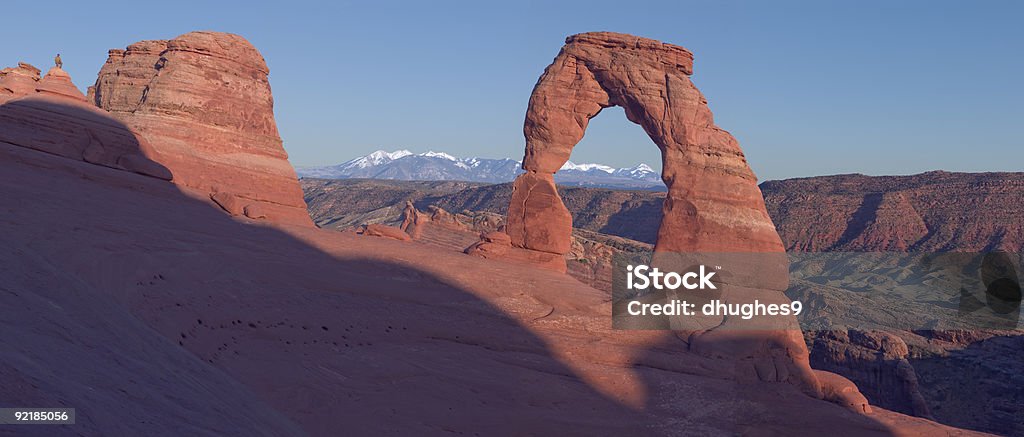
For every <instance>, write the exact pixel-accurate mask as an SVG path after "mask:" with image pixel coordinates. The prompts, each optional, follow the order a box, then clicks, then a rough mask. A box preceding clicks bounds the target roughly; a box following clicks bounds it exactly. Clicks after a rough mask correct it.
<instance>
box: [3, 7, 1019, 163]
mask: <svg viewBox="0 0 1024 437" xmlns="http://www.w3.org/2000/svg"><path fill="white" fill-rule="evenodd" d="M4 15H5V18H4V20H3V21H4V24H3V35H4V38H3V44H0V65H4V66H7V65H14V64H15V63H16V62H17V61H18V60H26V61H29V62H32V63H34V64H36V65H37V66H39V67H48V66H49V65H50V64H51V62H52V60H51V59H52V57H53V54H54V52H58V51H59V52H61V53H62V54H63V58H64V63H65V67H66V69H67V70H68V71H69V72H70V73H71V74H72V76H73V77H74V79H75V81H76V83H77V84H78V86H79V87H81V88H83V89H84V88H85V87H86V86H88V85H90V84H91V83H92V82H93V81H94V80H95V77H96V73H97V72H98V71H99V68H100V66H101V65H102V63H103V61H104V60H105V58H106V51H107V49H110V48H115V47H124V46H126V45H128V44H130V43H132V42H135V41H138V40H142V39H161V38H171V37H174V36H176V35H179V34H182V33H185V32H188V31H190V30H219V31H226V32H234V33H238V34H241V35H243V36H245V37H246V38H248V39H249V40H250V41H252V43H253V44H255V45H256V47H257V48H259V49H260V50H261V51H262V53H263V55H264V56H265V57H266V59H267V62H268V64H269V66H270V70H271V75H270V80H271V85H272V87H273V90H274V97H275V99H276V114H277V119H278V124H279V126H280V129H281V133H282V136H283V137H284V141H285V148H286V149H287V150H288V152H289V154H290V155H291V157H292V162H293V163H294V164H296V165H300V166H305V165H318V164H331V163H337V162H340V161H344V160H346V159H349V158H351V157H354V156H357V155H361V154H365V153H367V152H370V151H373V150H376V149H389V150H392V149H396V148H407V149H410V150H413V151H426V150H429V149H434V150H440V151H446V152H449V153H452V154H456V155H463V156H470V155H475V156H483V157H515V158H520V157H521V156H522V151H523V143H524V142H523V137H522V122H523V116H524V113H525V110H526V104H527V100H528V98H529V95H530V91H531V89H532V88H533V85H534V83H535V82H536V80H537V78H538V76H539V75H540V74H541V72H542V71H543V69H544V67H545V66H546V65H547V64H548V63H550V62H551V60H552V58H553V57H554V56H555V55H556V54H557V53H558V49H559V47H561V45H562V42H563V40H564V38H565V36H567V35H570V34H573V33H579V32H585V31H595V30H608V31H617V32H625V33H632V34H636V35H641V36H646V37H651V38H656V39H660V40H663V41H666V42H671V43H675V44H679V45H682V46H684V47H687V48H688V49H690V50H691V51H693V52H694V53H695V55H696V66H695V70H696V73H695V75H694V76H693V80H694V82H695V83H696V84H697V86H698V87H700V89H701V90H702V91H703V92H704V94H705V95H706V96H707V98H708V100H709V101H710V104H711V109H712V110H713V111H714V113H715V115H716V121H717V123H718V125H719V126H721V127H723V128H725V129H727V130H729V131H730V132H732V133H733V134H734V135H735V136H736V137H737V138H738V139H739V141H740V144H741V145H742V146H743V148H744V150H745V151H746V153H747V156H748V158H749V160H750V163H751V165H752V166H753V168H754V170H755V172H756V173H757V174H758V176H759V177H760V178H761V179H777V178H785V177H795V176H808V175H820V174H834V173H852V172H859V173H866V174H908V173H916V172H920V171H926V170H933V169H945V170H953V171H997V170H1015V171H1020V170H1024V133H1022V132H1024V131H1022V128H1021V126H1022V124H1024V123H1022V122H1024V80H1022V79H1021V77H1022V73H1024V56H1022V55H1024V30H1022V29H1024V26H1022V25H1021V22H1022V21H1024V2H1017V1H983V2H970V1H879V2H867V1H859V2H839V1H806V2H788V1H787V2H782V1H747V2H741V1H711V0H707V1H668V2H636V1H616V2H606V1H584V2H554V1H537V2H501V3H496V2H494V3H492V2H484V1H464V2H445V1H429V2H402V3H399V2H379V1H373V2H369V1H359V2H348V1H335V2H325V3H307V2H302V1H288V2H275V4H274V5H256V3H255V2H225V3H220V4H214V2H188V1H174V2H160V3H148V2H138V1H132V2H122V3H103V2H75V3H72V4H66V5H61V4H59V3H57V2H43V3H39V2H27V1H13V2H7V3H6V4H5V5H4ZM44 69H45V68H44ZM572 159H573V160H574V161H577V162H603V163H607V164H610V165H615V166H628V165H634V164H636V163H637V162H640V161H645V162H648V163H650V164H652V165H654V166H656V167H660V166H659V165H657V164H659V163H660V161H659V154H658V151H657V148H656V147H655V146H654V145H653V144H652V143H651V142H650V140H649V139H648V138H647V137H646V135H645V134H644V133H643V131H642V130H641V129H640V128H639V127H638V126H636V125H633V124H631V123H629V122H628V121H627V120H625V117H624V116H623V114H622V111H621V110H612V109H610V110H606V111H605V112H604V113H602V114H601V115H600V116H598V117H597V118H596V119H595V120H594V121H593V123H592V124H591V128H590V130H589V131H588V133H587V137H586V138H585V139H584V140H583V142H582V143H581V144H580V145H579V146H578V147H577V149H576V151H575V152H574V153H573V157H572Z"/></svg>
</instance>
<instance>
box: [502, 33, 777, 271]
mask: <svg viewBox="0 0 1024 437" xmlns="http://www.w3.org/2000/svg"><path fill="white" fill-rule="evenodd" d="M692 72H693V55H692V54H691V53H690V52H689V51H687V50H686V49H684V48H682V47H678V46H674V45H671V44H665V43H662V42H659V41H655V40H651V39H646V38H640V37H636V36H631V35H624V34H617V33H609V32H597V33H584V34H579V35H574V36H571V37H569V38H567V39H566V44H565V46H564V47H562V51H561V52H560V53H559V54H558V56H557V57H556V58H555V60H554V62H553V63H552V64H551V65H550V66H548V68H547V69H546V70H545V71H544V74H543V75H542V76H541V78H540V80H539V81H538V82H537V85H536V87H535V88H534V90H533V95H532V96H531V97H530V105H529V109H528V110H527V114H526V122H525V125H524V128H523V131H524V133H525V135H526V154H525V157H524V158H523V169H525V170H526V171H527V173H526V174H524V175H522V176H520V177H519V178H518V179H517V180H516V185H515V187H516V188H517V189H516V191H515V193H513V199H512V202H511V204H510V206H509V229H508V232H509V235H511V236H512V239H513V244H515V245H517V246H521V247H525V248H529V249H534V250H540V251H545V252H556V253H562V252H564V251H565V250H567V248H568V235H569V232H568V227H570V226H571V221H570V220H568V217H569V213H568V211H566V209H565V207H564V206H563V205H562V203H561V200H560V199H559V198H558V196H557V193H554V184H553V183H552V182H551V181H552V174H554V173H555V172H556V171H557V170H558V169H559V168H560V167H561V166H562V164H564V163H565V162H566V161H567V160H568V159H569V154H570V153H571V152H572V148H573V147H574V146H575V145H576V143H577V142H579V140H580V139H582V138H583V133H584V132H585V130H586V128H587V124H588V122H589V121H590V119H591V118H593V117H594V116H596V115H597V114H598V113H599V112H601V110H602V109H603V108H606V107H609V106H621V107H622V108H623V109H624V110H625V112H626V117H628V118H629V120H630V121H633V122H635V123H637V124H639V125H641V126H642V127H643V128H644V130H645V131H646V132H647V134H648V135H649V136H650V137H651V139H652V140H653V141H654V143H655V144H656V145H657V146H658V147H659V148H660V149H661V150H662V161H663V169H664V170H663V171H662V179H663V180H664V182H665V184H666V186H667V187H668V196H667V199H666V201H665V202H664V205H663V207H662V209H663V215H664V217H663V219H662V222H661V227H660V229H659V231H658V242H657V244H656V250H658V251H666V252H684V251H718V252H725V251H743V252H747V251H764V252H774V251H781V250H782V243H781V241H780V240H779V236H778V234H776V232H775V228H774V226H773V225H772V222H771V219H770V218H769V217H768V213H767V212H766V211H765V208H764V203H763V201H762V200H761V192H760V190H759V189H758V187H757V183H756V178H755V176H754V174H753V172H752V171H751V170H750V167H749V166H748V165H747V162H746V159H745V158H744V156H743V152H742V151H741V150H740V147H739V144H738V143H737V142H736V140H735V139H734V138H733V137H732V135H729V133H728V132H726V131H724V130H722V129H720V128H719V127H717V126H715V124H714V120H713V117H712V114H711V111H710V110H709V109H708V106H707V100H706V99H705V98H704V96H703V95H702V94H701V93H700V91H698V90H697V88H696V87H695V86H694V85H693V83H692V82H691V81H690V79H689V75H690V74H692ZM552 193H554V195H552Z"/></svg>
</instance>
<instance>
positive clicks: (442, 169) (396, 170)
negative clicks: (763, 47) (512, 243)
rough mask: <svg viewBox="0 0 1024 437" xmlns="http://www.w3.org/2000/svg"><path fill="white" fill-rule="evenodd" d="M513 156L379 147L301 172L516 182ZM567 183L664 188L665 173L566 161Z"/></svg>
mask: <svg viewBox="0 0 1024 437" xmlns="http://www.w3.org/2000/svg"><path fill="white" fill-rule="evenodd" d="M521 163H522V162H521V161H516V160H514V159H510V158H500V159H493V158H476V157H473V158H457V157H455V156H452V155H449V154H447V153H444V152H433V151H431V152H425V153H413V152H410V151H408V150H396V151H394V152H386V151H384V150H378V151H376V152H373V153H371V154H369V155H366V156H361V157H358V158H355V159H351V160H349V161H346V162H343V163H341V164H338V165H331V166H324V167H307V168H299V169H298V170H297V172H298V174H299V176H301V177H305V178H321V179H353V178H363V179H395V180H406V181H417V180H419V181H467V182H486V183H502V182H511V181H512V180H513V179H515V177H516V176H517V175H519V174H520V173H522V172H523V170H522V169H521V168H520V167H521ZM555 181H556V182H558V183H559V184H562V185H575V186H587V187H607V188H633V189H646V190H650V189H664V187H665V186H664V184H663V183H662V181H661V175H659V174H658V172H657V171H655V170H654V169H652V168H651V167H650V166H648V165H647V164H639V165H637V166H635V167H625V168H614V167H611V166H607V165H603V164H575V163H573V162H572V161H569V162H566V163H565V165H563V166H562V168H561V170H559V171H558V173H556V174H555Z"/></svg>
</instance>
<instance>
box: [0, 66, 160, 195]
mask: <svg viewBox="0 0 1024 437" xmlns="http://www.w3.org/2000/svg"><path fill="white" fill-rule="evenodd" d="M3 71H4V73H3V76H0V89H3V90H6V91H8V92H10V93H8V94H6V95H7V97H8V98H7V99H6V100H0V142H3V143H7V144H12V145H16V146H20V147H27V148H30V149H35V150H39V151H43V152H46V153H51V154H54V155H59V156H63V157H65V158H71V159H76V160H81V161H86V162H90V163H93V164H99V165H103V166H106V167H110V168H116V169H121V170H127V171H131V172H135V173H140V174H144V175H148V176H153V177H156V178H160V179H164V180H169V179H171V173H170V172H169V171H168V170H167V168H165V167H164V166H163V165H161V164H159V163H157V162H155V161H154V158H155V156H156V152H155V151H154V150H153V148H152V147H151V146H150V145H149V144H148V143H147V142H146V141H144V140H142V139H140V138H139V137H138V135H137V134H136V133H135V132H132V131H131V129H129V128H127V127H126V126H125V125H124V124H122V123H121V122H120V121H118V120H117V119H115V118H114V117H111V116H110V114H108V113H107V112H106V111H103V110H101V109H98V108H96V107H95V106H92V105H90V104H88V103H86V100H85V96H83V95H82V93H81V91H78V89H77V88H75V86H74V84H73V83H72V82H71V77H70V76H69V75H68V74H67V73H66V72H65V71H63V70H61V69H59V68H56V67H54V68H53V69H51V70H50V71H49V72H48V73H47V74H46V76H45V77H44V78H42V79H41V80H40V79H39V77H38V75H39V70H37V69H35V68H34V67H31V66H29V65H27V64H20V65H19V66H18V67H17V68H15V69H5V70H3ZM0 95H4V94H3V93H0Z"/></svg>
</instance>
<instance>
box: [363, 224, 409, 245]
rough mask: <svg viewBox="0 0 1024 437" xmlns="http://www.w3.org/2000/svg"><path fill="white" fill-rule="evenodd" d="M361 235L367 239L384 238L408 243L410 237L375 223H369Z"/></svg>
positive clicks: (401, 231)
mask: <svg viewBox="0 0 1024 437" xmlns="http://www.w3.org/2000/svg"><path fill="white" fill-rule="evenodd" d="M363 235H366V236H368V237H384V238H390V239H392V240H398V241H410V240H412V237H410V236H409V234H407V233H405V231H403V230H401V229H398V228H396V227H393V226H387V225H381V224H377V223H371V224H368V225H366V226H365V227H364V228H363Z"/></svg>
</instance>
